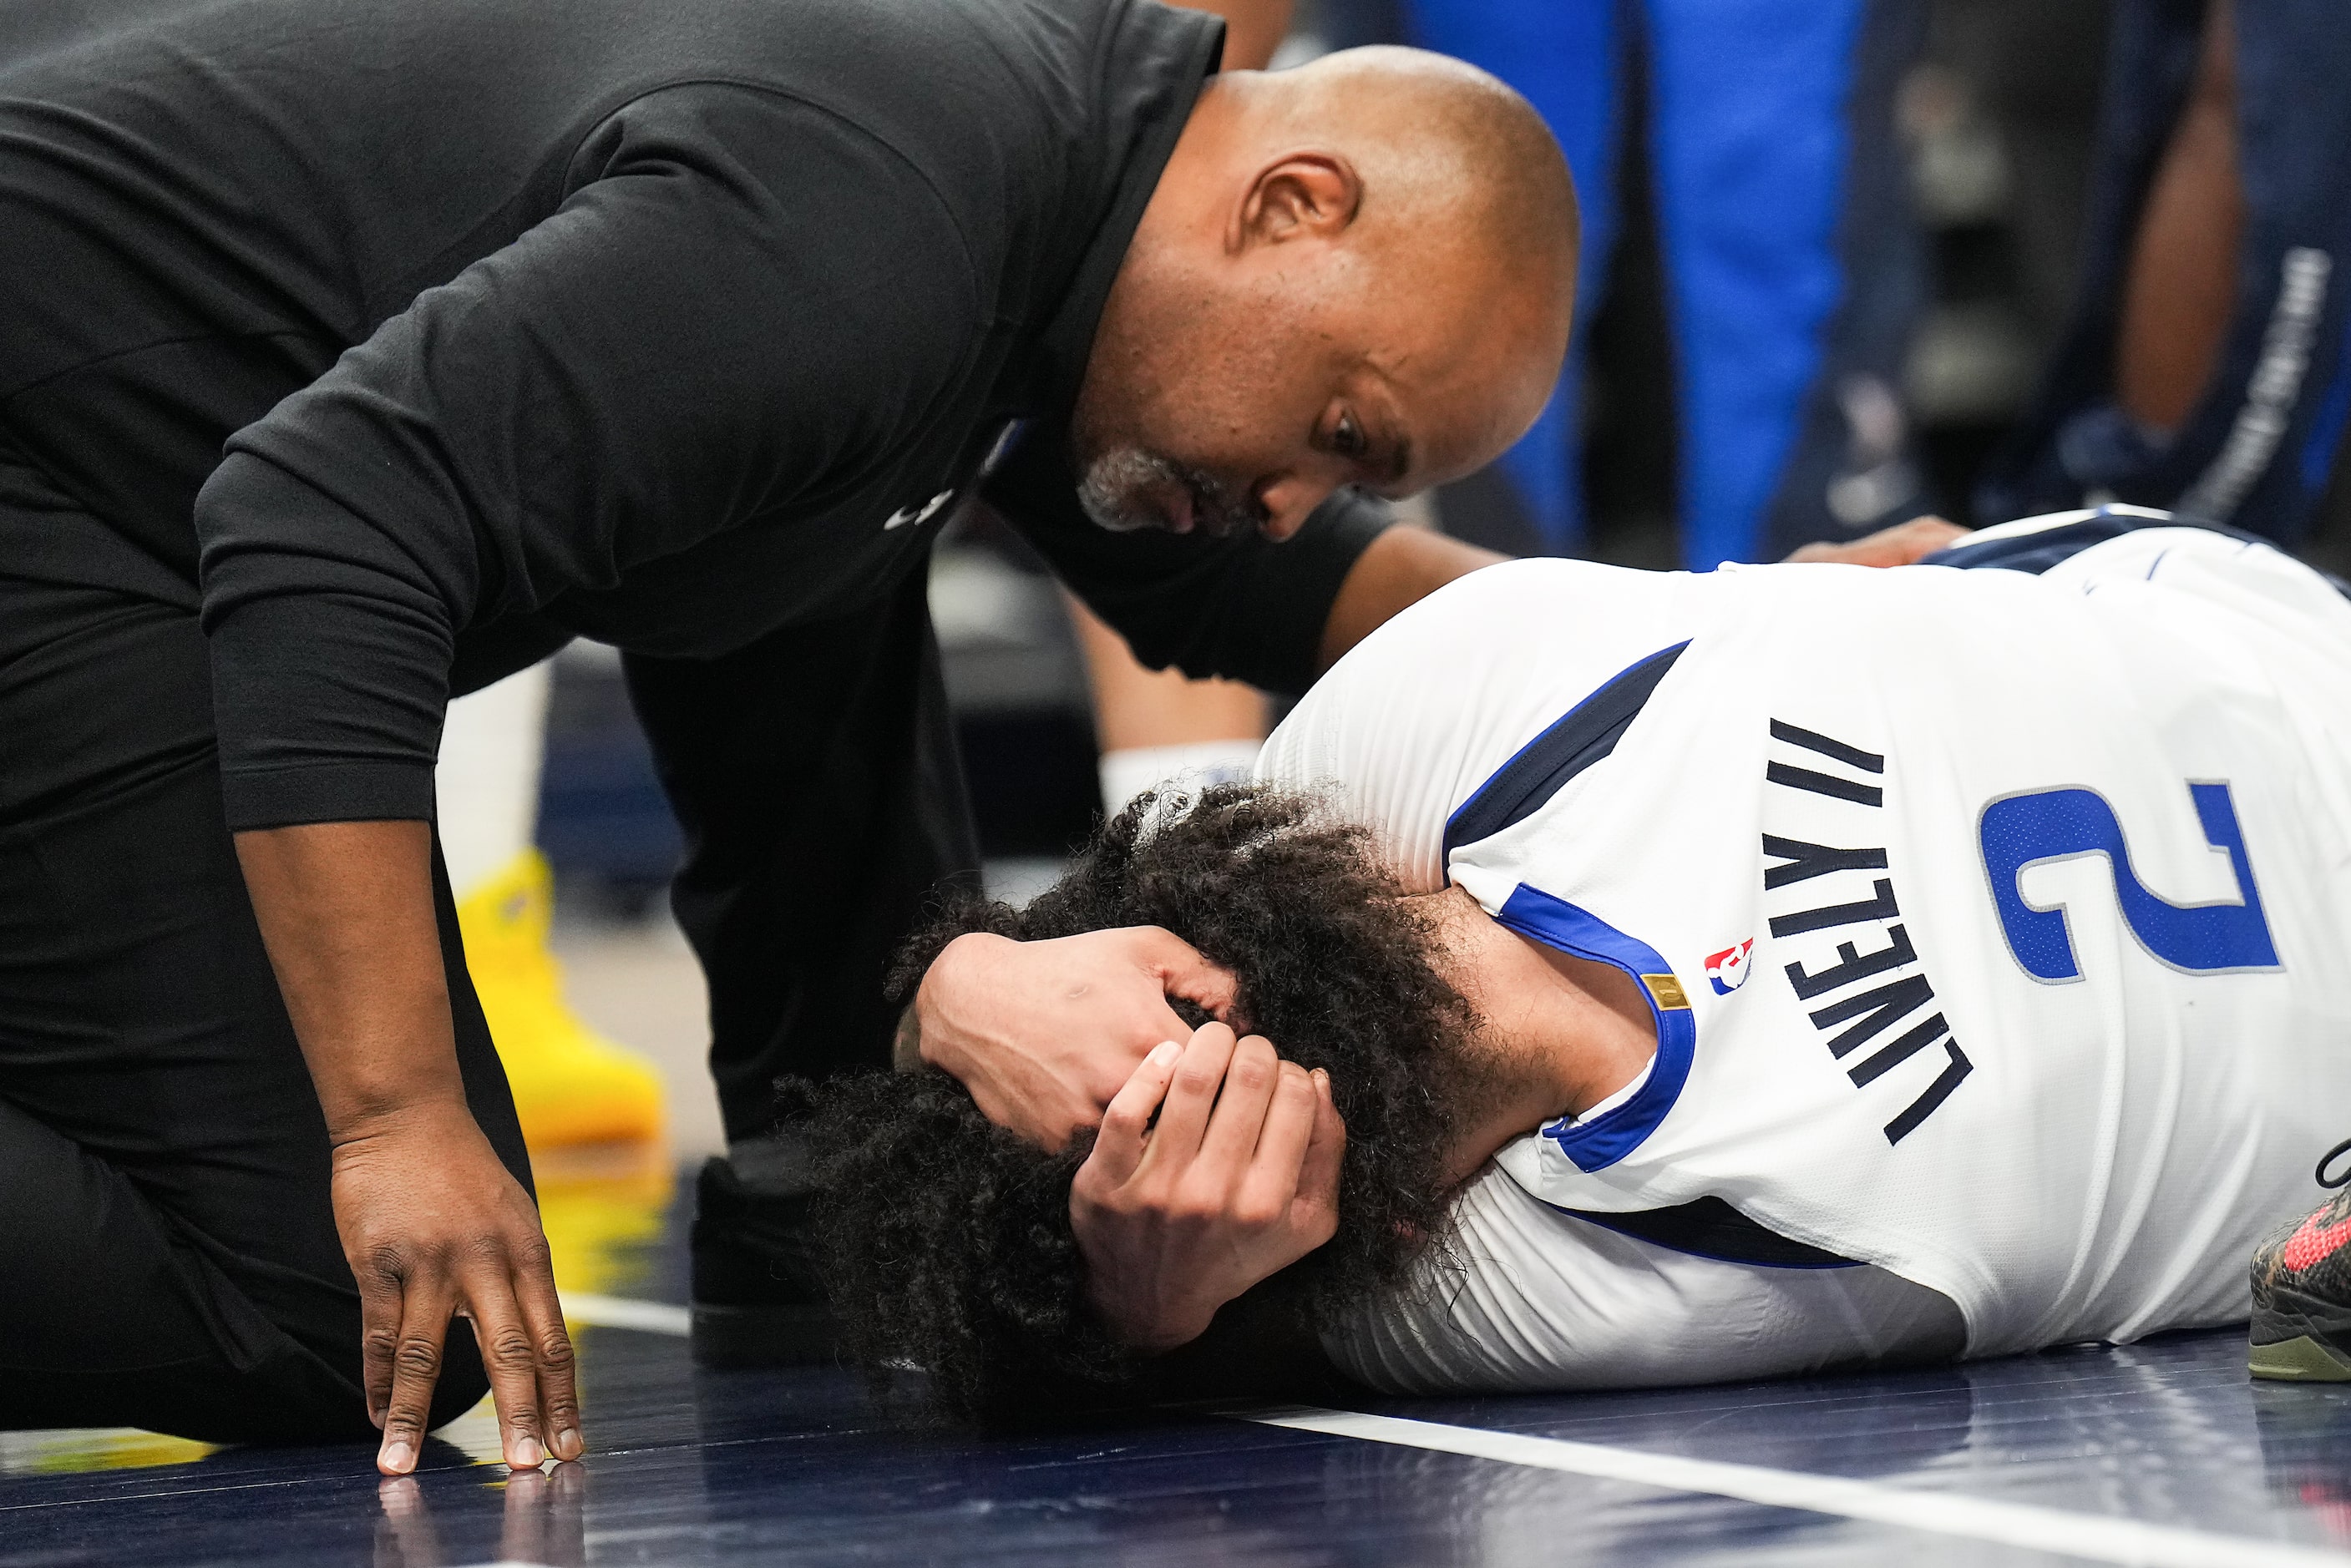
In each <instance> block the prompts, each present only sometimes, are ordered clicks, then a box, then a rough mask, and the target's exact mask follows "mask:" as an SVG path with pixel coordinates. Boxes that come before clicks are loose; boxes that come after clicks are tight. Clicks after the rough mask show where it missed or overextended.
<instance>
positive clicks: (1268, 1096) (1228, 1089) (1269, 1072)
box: [1200, 1034, 1281, 1179]
mask: <svg viewBox="0 0 2351 1568" xmlns="http://www.w3.org/2000/svg"><path fill="white" fill-rule="evenodd" d="M1280 1078H1281V1058H1280V1057H1279V1056H1277V1055H1275V1054H1274V1051H1273V1047H1272V1046H1271V1045H1270V1044H1268V1043H1267V1042H1266V1039H1265V1037H1264V1036H1263V1035H1260V1034H1252V1035H1250V1036H1249V1038H1248V1039H1246V1040H1243V1041H1241V1042H1240V1043H1239V1044H1237V1045H1235V1046H1234V1047H1233V1057H1232V1061H1231V1063H1230V1064H1228V1066H1227V1067H1226V1068H1225V1088H1224V1092H1223V1093H1222V1094H1220V1095H1218V1096H1217V1114H1216V1115H1215V1116H1213V1117H1211V1118H1210V1120H1209V1122H1208V1133H1207V1137H1204V1138H1202V1139H1201V1140H1200V1158H1202V1159H1204V1160H1207V1161H1209V1162H1211V1163H1212V1164H1213V1165H1215V1166H1216V1167H1217V1168H1218V1169H1222V1170H1228V1171H1230V1172H1231V1173H1232V1174H1233V1176H1234V1177H1235V1178H1236V1179H1238V1178H1239V1177H1240V1176H1241V1175H1242V1173H1243V1172H1245V1171H1247V1170H1248V1168H1249V1160H1250V1158H1251V1157H1252V1156H1254V1155H1255V1154H1256V1153H1257V1140H1258V1135H1259V1133H1260V1132H1262V1131H1264V1129H1265V1113H1266V1107H1267V1106H1270V1105H1272V1104H1273V1089H1274V1085H1276V1084H1277V1083H1279V1082H1280Z"/></svg>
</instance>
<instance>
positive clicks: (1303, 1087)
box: [1238, 1062, 1321, 1222]
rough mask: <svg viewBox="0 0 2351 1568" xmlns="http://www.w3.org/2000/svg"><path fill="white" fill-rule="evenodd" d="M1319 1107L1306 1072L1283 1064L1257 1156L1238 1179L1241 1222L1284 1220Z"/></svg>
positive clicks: (1275, 1083)
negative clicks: (1239, 1182) (1239, 1179)
mask: <svg viewBox="0 0 2351 1568" xmlns="http://www.w3.org/2000/svg"><path fill="white" fill-rule="evenodd" d="M1320 1103H1321V1102H1320V1100H1319V1098H1318V1096H1316V1094H1315V1090H1314V1080H1313V1079H1312V1078H1311V1076H1309V1075H1308V1074H1307V1071H1306V1069H1305V1068H1303V1067H1301V1066H1300V1065H1299V1064H1297V1063H1295V1062H1284V1063H1282V1064H1280V1070H1279V1075H1278V1076H1277V1077H1276V1079H1275V1082H1274V1086H1273V1096H1272V1102H1271V1103H1270V1105H1268V1106H1266V1111H1265V1125H1264V1126H1262V1127H1259V1129H1258V1135H1257V1150H1256V1153H1255V1154H1254V1155H1252V1156H1251V1158H1250V1159H1249V1172H1248V1174H1247V1175H1246V1176H1244V1177H1243V1178H1242V1179H1241V1189H1240V1195H1239V1206H1238V1209H1239V1214H1240V1217H1241V1218H1242V1219H1243V1220H1252V1221H1267V1222H1270V1221H1275V1220H1282V1219H1284V1218H1286V1217H1287V1216H1288V1215H1289V1213H1290V1199H1293V1198H1295V1197H1297V1196H1298V1184H1299V1178H1300V1176H1301V1174H1302V1168H1303V1166H1304V1164H1305V1160H1306V1150H1307V1147H1308V1146H1309V1145H1310V1144H1311V1143H1312V1141H1313V1138H1314V1116H1315V1112H1316V1110H1317V1109H1318V1108H1319V1107H1320Z"/></svg>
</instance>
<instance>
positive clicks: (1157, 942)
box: [1134, 926, 1240, 1018]
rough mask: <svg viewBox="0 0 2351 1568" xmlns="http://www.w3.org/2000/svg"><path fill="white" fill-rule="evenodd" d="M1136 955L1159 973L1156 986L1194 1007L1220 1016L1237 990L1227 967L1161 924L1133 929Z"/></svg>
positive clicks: (1238, 985)
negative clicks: (1222, 966) (1201, 952)
mask: <svg viewBox="0 0 2351 1568" xmlns="http://www.w3.org/2000/svg"><path fill="white" fill-rule="evenodd" d="M1134 937H1135V945H1136V949H1137V952H1138V955H1139V956H1140V957H1141V958H1142V960H1143V961H1144V965H1145V966H1146V967H1147V968H1149V969H1151V970H1152V971H1155V973H1156V974H1157V975H1158V976H1159V988H1160V989H1161V990H1162V991H1164V992H1167V994H1168V995H1170V996H1180V997H1182V998H1183V999H1184V1000H1185V1001H1186V1002H1190V1003H1191V1004H1192V1005H1193V1006H1195V1007H1200V1008H1206V1009H1207V1011H1208V1012H1212V1013H1215V1014H1216V1015H1217V1017H1218V1018H1224V1017H1225V1016H1226V1014H1228V1013H1229V1012H1231V1011H1232V1008H1233V1002H1234V999H1235V998H1236V997H1238V995H1239V994H1240V981H1238V980H1235V979H1234V978H1233V973H1232V971H1230V970H1227V969H1219V968H1218V967H1217V965H1215V964H1212V963H1210V962H1209V961H1207V959H1205V958H1203V957H1201V956H1200V950H1199V949H1197V948H1196V947H1194V946H1193V945H1192V944H1191V943H1189V942H1187V941H1186V940H1184V939H1183V938H1181V937H1179V936H1177V935H1176V934H1175V932H1173V931H1171V930H1168V929H1166V928H1165V927H1164V926H1138V927H1136V928H1135V929H1134Z"/></svg>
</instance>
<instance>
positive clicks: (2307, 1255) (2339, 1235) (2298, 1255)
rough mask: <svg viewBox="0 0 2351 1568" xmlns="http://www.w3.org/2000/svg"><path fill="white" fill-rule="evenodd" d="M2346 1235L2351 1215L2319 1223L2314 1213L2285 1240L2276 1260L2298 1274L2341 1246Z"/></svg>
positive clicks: (2349, 1234)
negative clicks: (2330, 1222)
mask: <svg viewBox="0 0 2351 1568" xmlns="http://www.w3.org/2000/svg"><path fill="white" fill-rule="evenodd" d="M2346 1237H2351V1216H2346V1217H2345V1218H2343V1219H2341V1220H2335V1221H2334V1222H2333V1223H2332V1224H2327V1225H2321V1224H2320V1223H2319V1222H2318V1216H2317V1215H2315V1214H2314V1215H2312V1216H2311V1217H2310V1218H2309V1219H2307V1220H2304V1221H2303V1222H2302V1229H2301V1230H2299V1231H2295V1232H2294V1236H2293V1239H2292V1240H2290V1241H2287V1242H2286V1244H2285V1250H2284V1251H2282V1252H2280V1253H2279V1254H2278V1262H2281V1263H2283V1264H2284V1265H2285V1266H2286V1267H2287V1268H2289V1269H2291V1270H2293V1271H2294V1272H2295V1273H2297V1274H2298V1273H2300V1272H2302V1271H2303V1270H2304V1269H2306V1268H2308V1267H2310V1265H2311V1264H2313V1263H2315V1262H2318V1261H2319V1260H2320V1259H2321V1258H2324V1257H2325V1256H2326V1255H2327V1254H2328V1253H2329V1252H2332V1251H2335V1248H2337V1247H2339V1246H2341V1245H2342V1244H2343V1241H2344V1240H2345V1238H2346Z"/></svg>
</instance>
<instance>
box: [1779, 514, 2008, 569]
mask: <svg viewBox="0 0 2351 1568" xmlns="http://www.w3.org/2000/svg"><path fill="white" fill-rule="evenodd" d="M1969 532H1970V530H1968V529H1965V528H1962V527H1960V526H1959V524H1956V523H1947V522H1945V521H1944V520H1943V519H1942V518H1940V517H1913V518H1912V519H1910V521H1909V522H1907V523H1896V524H1895V525H1894V526H1893V527H1891V528H1880V529H1879V530H1878V531H1877V532H1876V533H1875V534H1871V535H1866V536H1865V537H1863V538H1859V539H1855V541H1853V543H1851V544H1850V545H1831V544H1827V543H1822V544H1815V545H1803V546H1802V547H1801V548H1799V549H1798V550H1797V551H1796V553H1795V554H1794V555H1792V556H1789V557H1788V559H1790V560H1791V561H1804V562H1820V561H1829V562H1835V563H1840V564H1842V565H1844V566H1916V565H1917V563H1918V562H1919V561H1920V560H1922V559H1924V558H1925V557H1926V556H1931V555H1933V554H1934V553H1935V552H1936V551H1938V550H1948V549H1949V548H1950V547H1951V546H1952V545H1956V544H1958V543H1959V541H1960V540H1961V539H1964V538H1966V537H1967V536H1968V534H1969Z"/></svg>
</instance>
